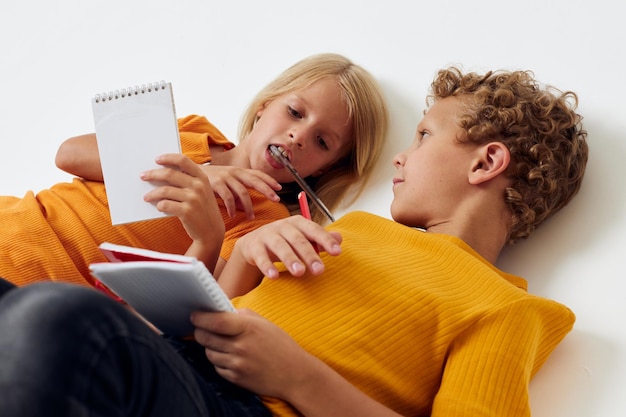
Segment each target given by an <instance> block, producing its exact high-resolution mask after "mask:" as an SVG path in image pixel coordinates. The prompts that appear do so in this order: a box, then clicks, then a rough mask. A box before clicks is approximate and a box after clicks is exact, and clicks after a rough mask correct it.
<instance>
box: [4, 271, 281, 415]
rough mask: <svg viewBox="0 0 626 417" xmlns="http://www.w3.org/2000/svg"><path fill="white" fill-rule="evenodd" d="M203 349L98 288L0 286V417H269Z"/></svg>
mask: <svg viewBox="0 0 626 417" xmlns="http://www.w3.org/2000/svg"><path fill="white" fill-rule="evenodd" d="M270 415H271V414H270V413H269V411H268V410H267V409H266V408H265V407H264V406H263V404H262V403H261V401H260V400H259V398H258V397H257V396H256V395H255V394H253V393H251V392H249V391H247V390H244V389H242V388H240V387H238V386H236V385H233V384H231V383H230V382H228V381H226V380H225V379H223V378H221V377H220V376H219V375H218V374H217V373H216V372H215V370H214V368H213V366H212V365H211V363H210V362H209V361H208V360H207V359H206V356H205V355H204V350H203V348H202V347H201V346H199V345H198V344H196V343H193V342H185V341H179V340H169V339H167V338H166V337H161V336H159V335H157V334H155V333H154V332H153V331H152V330H150V329H149V328H148V327H147V326H145V325H144V324H143V323H142V322H141V320H139V319H137V317H135V316H134V315H133V314H131V313H130V312H128V311H127V310H126V309H125V308H124V307H122V306H121V305H119V304H118V303H116V302H115V301H113V300H111V299H109V298H108V297H106V296H104V295H103V294H101V293H99V292H98V291H94V290H91V289H89V288H82V287H77V286H71V285H66V284H58V283H41V284H35V285H30V286H26V287H21V288H15V287H13V286H12V285H11V284H9V283H7V282H6V281H4V280H2V279H0V416H2V417H18V416H19V417H30V416H38V417H39V416H65V417H73V416H133V417H135V416H168V417H169V416H270Z"/></svg>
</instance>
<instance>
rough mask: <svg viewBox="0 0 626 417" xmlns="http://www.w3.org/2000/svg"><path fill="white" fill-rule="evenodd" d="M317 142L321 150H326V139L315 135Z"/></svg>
mask: <svg viewBox="0 0 626 417" xmlns="http://www.w3.org/2000/svg"><path fill="white" fill-rule="evenodd" d="M317 144H318V145H319V147H320V148H322V149H323V150H325V151H327V150H328V144H327V143H326V141H325V140H324V138H323V137H321V136H318V137H317Z"/></svg>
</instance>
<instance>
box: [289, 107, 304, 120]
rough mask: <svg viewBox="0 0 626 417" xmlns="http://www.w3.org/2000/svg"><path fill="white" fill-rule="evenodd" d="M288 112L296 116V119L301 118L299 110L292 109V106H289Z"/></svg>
mask: <svg viewBox="0 0 626 417" xmlns="http://www.w3.org/2000/svg"><path fill="white" fill-rule="evenodd" d="M288 109H289V114H290V115H292V116H293V117H295V118H297V119H301V118H302V115H301V114H300V112H299V111H298V110H296V109H294V108H293V107H291V106H289V107H288Z"/></svg>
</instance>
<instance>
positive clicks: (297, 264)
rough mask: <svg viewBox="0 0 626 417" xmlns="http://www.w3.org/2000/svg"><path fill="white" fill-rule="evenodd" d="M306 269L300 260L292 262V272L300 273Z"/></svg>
mask: <svg viewBox="0 0 626 417" xmlns="http://www.w3.org/2000/svg"><path fill="white" fill-rule="evenodd" d="M303 271H304V265H302V264H301V263H300V262H294V263H292V264H291V273H292V274H298V273H300V272H303Z"/></svg>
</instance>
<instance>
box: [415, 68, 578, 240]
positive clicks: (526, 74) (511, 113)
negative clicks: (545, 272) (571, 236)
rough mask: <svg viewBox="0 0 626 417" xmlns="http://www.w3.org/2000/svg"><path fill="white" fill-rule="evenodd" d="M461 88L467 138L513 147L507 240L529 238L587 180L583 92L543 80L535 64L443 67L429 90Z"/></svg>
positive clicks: (437, 94) (439, 93) (457, 92)
mask: <svg viewBox="0 0 626 417" xmlns="http://www.w3.org/2000/svg"><path fill="white" fill-rule="evenodd" d="M450 96H456V97H458V98H460V99H461V102H462V103H463V105H464V107H463V109H464V110H463V111H462V112H461V114H460V116H459V117H458V123H459V126H461V128H463V129H464V130H465V131H466V133H467V138H468V140H469V141H471V142H473V143H477V144H483V143H488V142H492V141H497V142H502V143H504V144H505V145H506V146H507V147H508V149H509V152H510V153H511V163H510V164H509V167H508V168H507V171H506V175H507V176H508V177H509V178H510V179H511V181H512V182H511V186H510V187H508V188H507V189H506V191H505V194H504V196H503V197H504V199H505V202H506V204H507V205H508V207H509V208H510V210H511V213H512V225H511V231H510V235H509V239H508V244H514V243H515V242H516V241H518V240H520V239H525V238H527V237H528V236H530V234H531V233H532V232H533V231H534V230H535V229H536V228H537V227H538V226H539V225H540V224H541V223H543V221H545V220H546V219H547V218H549V217H550V216H552V215H553V214H554V213H556V212H557V211H559V210H560V209H561V208H563V207H564V206H565V205H567V204H568V203H569V202H570V201H571V199H572V197H574V195H576V193H578V191H579V189H580V185H581V183H582V179H583V175H584V172H585V167H586V165H587V159H588V154H589V149H588V145H587V140H586V139H587V132H586V131H585V130H584V129H583V128H582V117H581V116H580V115H579V114H578V113H576V112H575V109H576V107H577V106H578V96H577V95H576V94H575V93H573V92H571V91H566V92H562V91H560V90H558V89H557V88H555V87H552V86H541V85H540V84H539V83H538V82H537V81H536V80H535V78H534V74H533V72H531V71H504V70H500V71H490V72H487V73H486V74H483V75H480V74H477V73H467V74H463V73H462V72H461V70H460V69H458V68H456V67H450V68H447V69H443V70H440V71H439V72H438V74H437V76H436V78H435V80H434V81H433V83H432V85H431V94H430V95H429V96H428V98H427V104H428V105H429V106H430V105H432V104H433V103H434V102H435V101H437V100H439V99H443V98H446V97H450Z"/></svg>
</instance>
